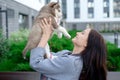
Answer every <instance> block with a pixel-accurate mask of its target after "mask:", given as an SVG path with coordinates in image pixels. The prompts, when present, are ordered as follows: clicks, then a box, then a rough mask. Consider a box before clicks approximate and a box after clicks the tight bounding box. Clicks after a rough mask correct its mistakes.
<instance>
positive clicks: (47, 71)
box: [30, 47, 83, 80]
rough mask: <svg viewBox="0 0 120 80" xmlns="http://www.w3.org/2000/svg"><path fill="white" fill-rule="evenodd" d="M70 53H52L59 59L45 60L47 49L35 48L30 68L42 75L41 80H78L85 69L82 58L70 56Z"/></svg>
mask: <svg viewBox="0 0 120 80" xmlns="http://www.w3.org/2000/svg"><path fill="white" fill-rule="evenodd" d="M68 52H70V51H68V50H62V51H59V52H57V53H52V54H53V55H56V56H57V57H55V58H53V59H44V54H45V49H44V48H41V47H37V48H34V49H32V50H31V54H30V66H31V67H32V68H33V69H34V70H36V71H37V72H40V73H41V74H42V76H41V79H40V80H78V78H79V75H80V73H81V70H82V67H83V61H82V58H81V56H78V55H69V54H68ZM43 76H45V77H43ZM43 78H44V79H43Z"/></svg>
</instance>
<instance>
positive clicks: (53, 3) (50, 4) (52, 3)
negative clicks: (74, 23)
mask: <svg viewBox="0 0 120 80" xmlns="http://www.w3.org/2000/svg"><path fill="white" fill-rule="evenodd" d="M56 4H57V3H56V2H51V3H49V4H48V6H50V7H54V6H55V5H56Z"/></svg>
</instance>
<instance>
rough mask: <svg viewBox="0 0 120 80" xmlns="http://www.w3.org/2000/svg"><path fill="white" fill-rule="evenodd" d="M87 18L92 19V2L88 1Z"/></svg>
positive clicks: (91, 0)
mask: <svg viewBox="0 0 120 80" xmlns="http://www.w3.org/2000/svg"><path fill="white" fill-rule="evenodd" d="M88 18H94V1H93V0H88Z"/></svg>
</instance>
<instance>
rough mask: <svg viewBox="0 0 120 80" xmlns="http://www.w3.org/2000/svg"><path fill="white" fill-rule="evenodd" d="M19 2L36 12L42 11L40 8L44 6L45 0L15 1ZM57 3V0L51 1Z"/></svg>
mask: <svg viewBox="0 0 120 80" xmlns="http://www.w3.org/2000/svg"><path fill="white" fill-rule="evenodd" d="M15 1H17V2H20V3H22V4H24V5H26V6H28V7H31V8H33V9H35V10H38V11H39V10H40V8H41V7H42V6H43V3H44V2H43V0H15ZM51 1H56V0H51Z"/></svg>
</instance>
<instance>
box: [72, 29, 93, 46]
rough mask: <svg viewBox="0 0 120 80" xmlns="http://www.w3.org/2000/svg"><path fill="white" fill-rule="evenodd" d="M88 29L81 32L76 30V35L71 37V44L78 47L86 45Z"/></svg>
mask: <svg viewBox="0 0 120 80" xmlns="http://www.w3.org/2000/svg"><path fill="white" fill-rule="evenodd" d="M90 31H91V29H90V28H87V29H85V30H84V31H82V32H77V33H76V36H75V37H74V38H73V39H72V42H73V44H74V45H75V46H78V47H86V45H87V40H88V35H89V33H90Z"/></svg>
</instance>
